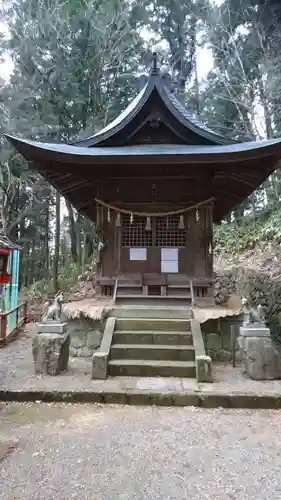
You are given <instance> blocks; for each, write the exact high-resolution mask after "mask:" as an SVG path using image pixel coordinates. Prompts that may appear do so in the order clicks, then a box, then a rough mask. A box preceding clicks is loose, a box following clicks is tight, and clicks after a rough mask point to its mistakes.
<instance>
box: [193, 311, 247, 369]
mask: <svg viewBox="0 0 281 500" xmlns="http://www.w3.org/2000/svg"><path fill="white" fill-rule="evenodd" d="M235 322H236V323H237V326H236V328H237V332H238V331H239V325H240V324H241V319H240V318H237V317H233V318H231V319H226V318H225V319H220V320H214V319H212V320H209V321H206V322H205V323H203V324H201V330H202V335H203V339H204V344H205V350H206V354H208V356H210V357H211V358H212V360H213V361H221V362H230V361H231V360H232V346H231V325H232V324H234V323H235ZM238 358H239V346H238V344H237V342H236V359H238Z"/></svg>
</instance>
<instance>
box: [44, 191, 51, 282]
mask: <svg viewBox="0 0 281 500" xmlns="http://www.w3.org/2000/svg"><path fill="white" fill-rule="evenodd" d="M49 219H50V208H49V199H47V201H46V211H45V231H44V232H45V234H44V261H45V278H46V279H48V278H49V258H50V257H49Z"/></svg>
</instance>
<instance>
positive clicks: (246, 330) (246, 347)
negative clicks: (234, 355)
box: [238, 326, 281, 380]
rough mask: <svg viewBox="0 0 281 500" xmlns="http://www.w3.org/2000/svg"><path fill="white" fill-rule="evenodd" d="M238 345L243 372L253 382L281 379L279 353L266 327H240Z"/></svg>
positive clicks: (280, 357)
mask: <svg viewBox="0 0 281 500" xmlns="http://www.w3.org/2000/svg"><path fill="white" fill-rule="evenodd" d="M238 345H239V347H240V351H241V357H242V361H243V364H244V369H245V372H246V373H247V374H248V375H249V377H250V378H252V379H253V380H274V379H280V378H281V353H280V350H279V349H278V348H277V346H276V345H275V344H274V343H273V341H272V339H271V337H270V330H269V328H266V327H260V326H253V327H241V328H240V337H238Z"/></svg>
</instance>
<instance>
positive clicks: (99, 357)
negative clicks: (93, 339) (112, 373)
mask: <svg viewBox="0 0 281 500" xmlns="http://www.w3.org/2000/svg"><path fill="white" fill-rule="evenodd" d="M107 365H108V353H105V352H100V351H98V352H95V353H94V355H93V359H92V378H93V379H106V377H107Z"/></svg>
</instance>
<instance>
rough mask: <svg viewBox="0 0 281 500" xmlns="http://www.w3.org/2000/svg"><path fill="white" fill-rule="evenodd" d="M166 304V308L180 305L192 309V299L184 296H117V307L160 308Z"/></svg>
mask: <svg viewBox="0 0 281 500" xmlns="http://www.w3.org/2000/svg"><path fill="white" fill-rule="evenodd" d="M163 302H164V303H165V305H166V307H173V306H177V305H179V304H185V305H186V307H191V297H188V296H183V295H175V296H167V295H166V296H162V295H147V296H145V295H141V296H140V295H120V294H119V295H117V296H116V301H115V303H116V305H119V304H120V305H123V306H125V305H127V306H132V305H138V304H139V305H147V306H150V305H155V306H157V305H158V306H160V305H162V304H163Z"/></svg>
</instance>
